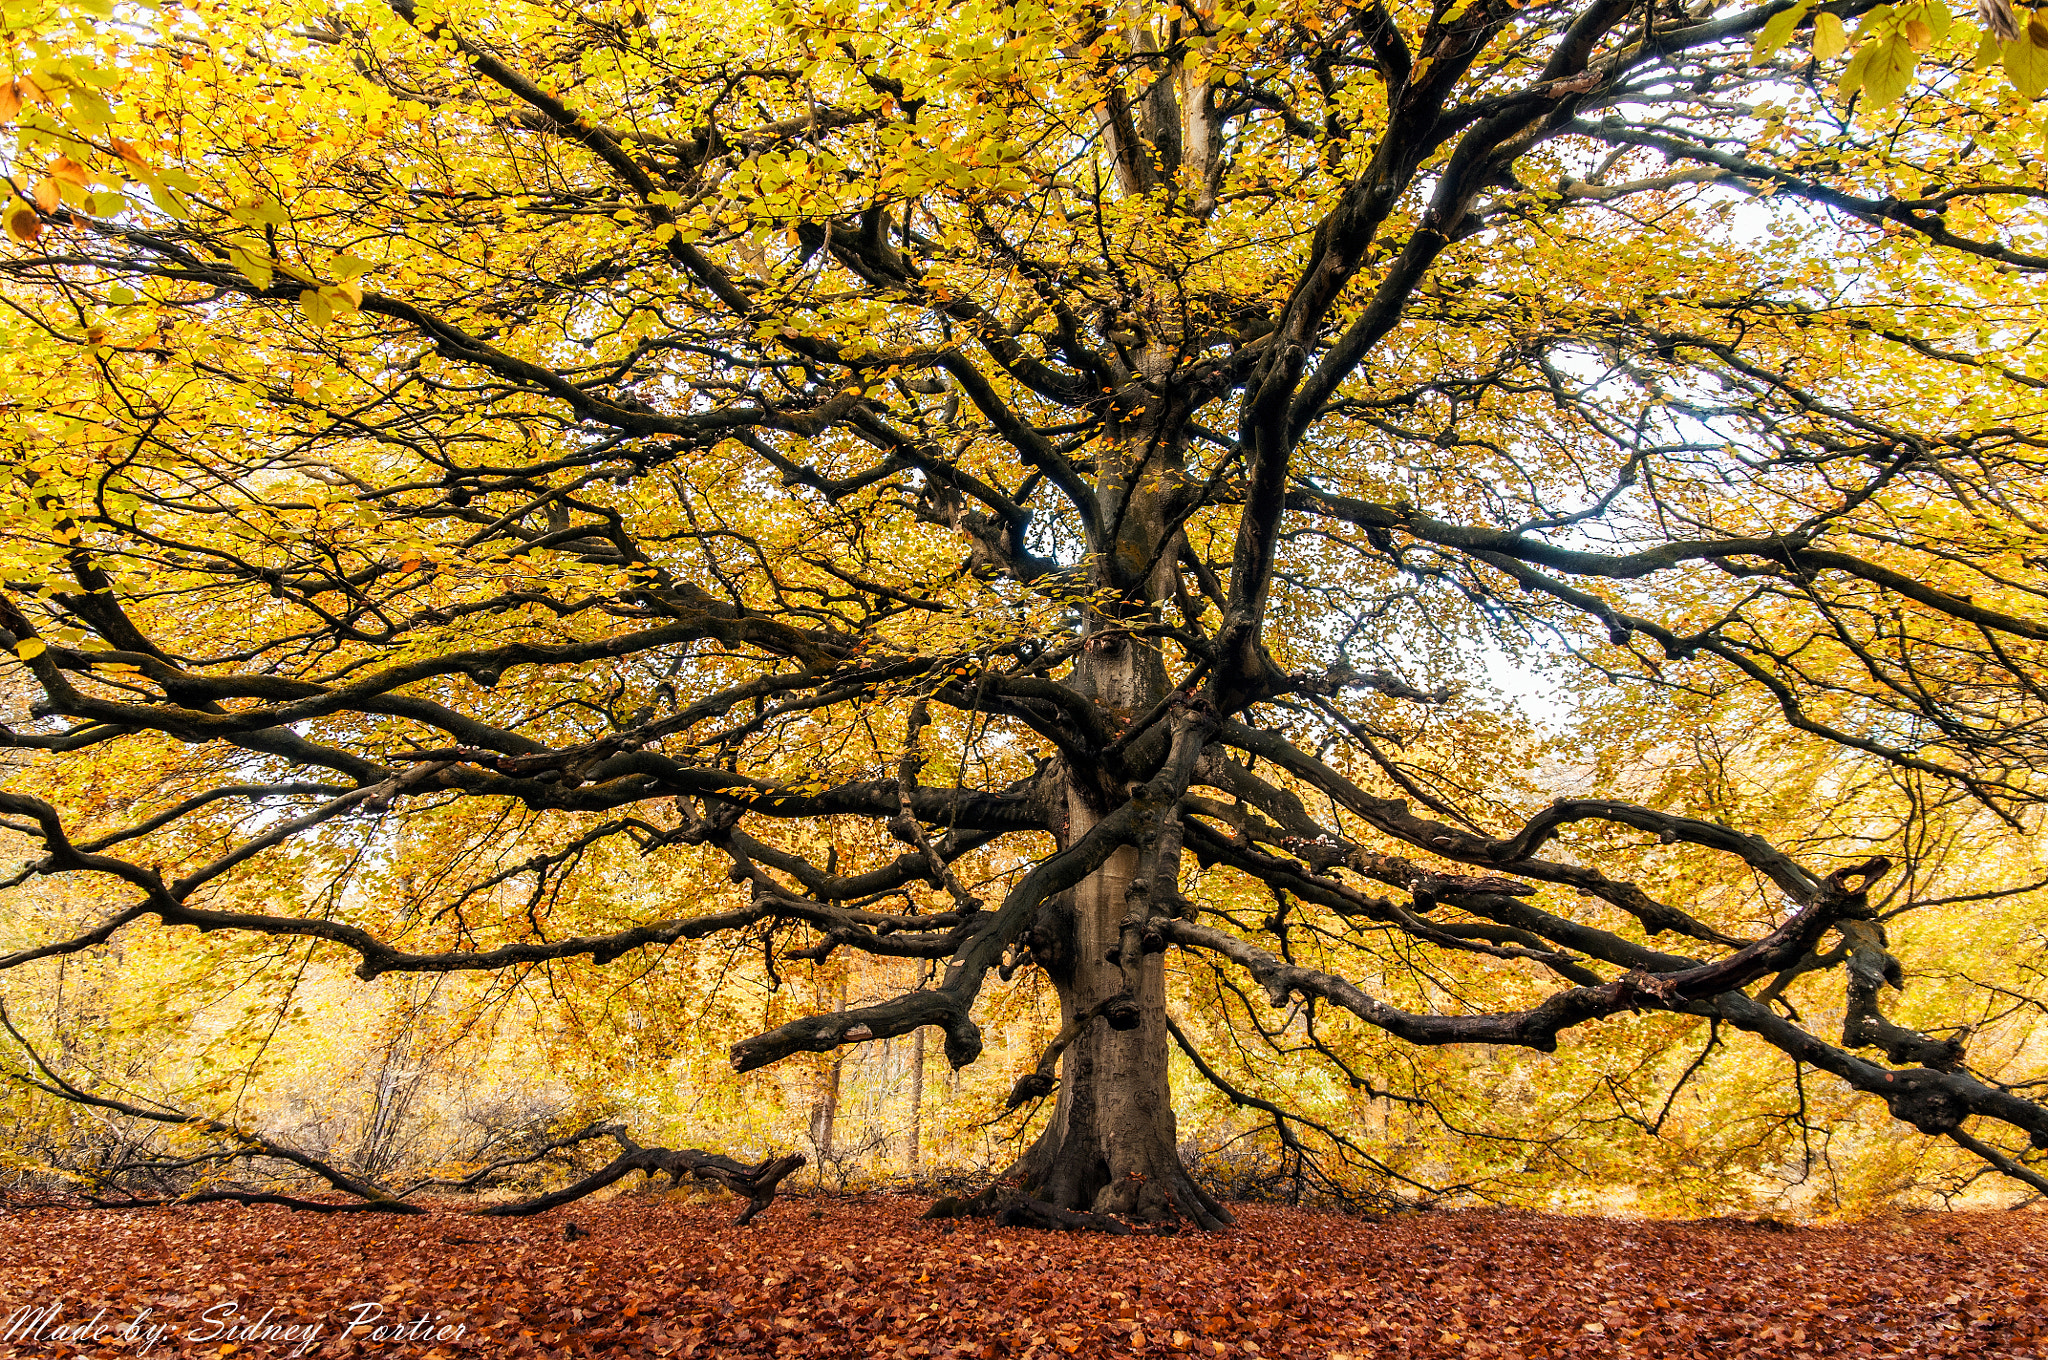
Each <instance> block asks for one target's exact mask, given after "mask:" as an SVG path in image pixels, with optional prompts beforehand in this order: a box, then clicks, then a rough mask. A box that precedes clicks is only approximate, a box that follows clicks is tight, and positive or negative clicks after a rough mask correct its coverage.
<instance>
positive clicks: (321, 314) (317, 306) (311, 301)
mask: <svg viewBox="0 0 2048 1360" xmlns="http://www.w3.org/2000/svg"><path fill="white" fill-rule="evenodd" d="M299 310H300V311H302V312H304V313H305V314H306V320H308V321H310V322H312V323H313V324H314V325H316V326H324V325H326V324H327V323H328V322H330V321H332V320H334V303H333V302H331V301H329V300H328V298H327V295H326V294H324V293H322V292H321V291H320V290H319V289H317V288H306V289H302V290H300V292H299Z"/></svg>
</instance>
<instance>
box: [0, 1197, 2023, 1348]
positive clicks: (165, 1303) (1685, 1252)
mask: <svg viewBox="0 0 2048 1360" xmlns="http://www.w3.org/2000/svg"><path fill="white" fill-rule="evenodd" d="M922 1208H923V1201H917V1200H909V1199H901V1198H893V1197H875V1198H868V1199H852V1200H847V1199H840V1200H815V1201H805V1200H801V1199H791V1198H785V1199H782V1200H780V1201H778V1202H777V1203H776V1204H775V1205H774V1207H772V1208H771V1209H770V1210H769V1211H768V1212H767V1213H766V1214H765V1215H763V1216H762V1218H761V1219H760V1221H759V1222H757V1223H756V1224H754V1225H753V1226H752V1227H750V1228H736V1227H734V1226H732V1219H733V1216H734V1211H735V1205H734V1204H733V1202H732V1201H726V1202H724V1203H720V1204H705V1205H688V1204H681V1203H675V1202H667V1201H662V1200H659V1199H640V1198H631V1197H629V1198H624V1199H619V1200H615V1201H612V1202H611V1203H608V1204H600V1205H582V1206H578V1207H576V1208H573V1209H570V1210H567V1211H556V1212H554V1213H550V1214H547V1215H545V1216H542V1217H537V1218H530V1219H524V1220H507V1219H477V1218H469V1217H464V1216H461V1215H459V1214H456V1213H453V1212H449V1213H436V1214H434V1215H431V1216H425V1217H418V1218H387V1217H383V1216H373V1215H334V1216H313V1215H309V1214H304V1213H294V1212H292V1211H290V1210H286V1209H279V1208H269V1207H256V1208H243V1207H238V1206H228V1205H219V1206H208V1207H205V1208H191V1209H175V1210H147V1211H138V1212H132V1213H116V1212H98V1213H93V1212H83V1213H81V1212H72V1211H68V1210H51V1209H43V1210H29V1211H24V1212H11V1213H5V1214H0V1291H4V1292H0V1355H6V1356H17V1355H19V1356H71V1355H81V1354H83V1355H95V1356H98V1355H107V1356H131V1355H141V1354H148V1355H152V1356H202V1355H203V1356H208V1357H223V1356H228V1357H262V1356H299V1355H304V1356H325V1355H391V1356H399V1355H404V1356H408V1357H418V1358H419V1360H428V1358H429V1357H431V1358H432V1360H451V1358H452V1357H456V1356H464V1355H473V1354H484V1355H492V1356H526V1355H543V1356H583V1355H593V1356H617V1357H629V1356H631V1357H639V1356H649V1357H652V1356H677V1357H690V1356H769V1357H781V1356H802V1357H811V1356H835V1357H836V1356H845V1357H854V1356H858V1357H862V1358H863V1360H866V1358H867V1357H879V1358H881V1360H891V1358H893V1357H913V1358H914V1360H940V1358H941V1357H976V1358H977V1360H993V1358H994V1357H1002V1358H1003V1360H1012V1358H1013V1357H1020V1358H1021V1357H1040V1358H1041V1360H1060V1357H1062V1356H1073V1357H1083V1358H1085V1357H1097V1356H1119V1357H1121V1356H1130V1355H1157V1356H1200V1357H1211V1356H1214V1357H1225V1356H1227V1357H1261V1358H1262V1360H1281V1358H1282V1357H1315V1358H1316V1360H1327V1358H1328V1357H1367V1356H1487V1357H1511V1356H1522V1357H1529V1358H1530V1360H1536V1358H1537V1357H1556V1356H1566V1355H1572V1356H1602V1357H1605V1356H1624V1355H1638V1356H1657V1357H1666V1356H1688V1355H1711V1356H1736V1355H1751V1356H1800V1355H1844V1356H1868V1355H1877V1356H1885V1355H1898V1356H1914V1357H1920V1356H1938V1355H1970V1356H1977V1355H1987V1356H1988V1355H1999V1356H2048V1215H2044V1214H2040V1213H2034V1212H2023V1213H2011V1214H2003V1215H1996V1214H1981V1215H1921V1216H1914V1217H1900V1218H1892V1219H1882V1220H1877V1221H1874V1222H1868V1223H1863V1224H1858V1225H1855V1226H1849V1227H1821V1228H1786V1227H1782V1226H1780V1225H1775V1224H1770V1223H1763V1224H1751V1223H1740V1222H1734V1221H1727V1220H1721V1221H1712V1222H1704V1223H1665V1222H1629V1221H1618V1220H1613V1219H1591V1218H1555V1217H1546V1216H1541V1215H1533V1214H1519V1213H1496V1212H1455V1213H1435V1214H1425V1215H1406V1216H1401V1217H1397V1218H1391V1219H1387V1220H1384V1221H1380V1222H1371V1221H1366V1220H1361V1219H1356V1218H1345V1217H1340V1216H1337V1215H1331V1214H1322V1213H1310V1212H1303V1211H1296V1210H1283V1209H1269V1208H1256V1207H1253V1208H1244V1209H1241V1210H1240V1212H1239V1218H1238V1226H1237V1227H1236V1228H1235V1229H1233V1230H1232V1231H1229V1232H1226V1233H1218V1234H1212V1235H1200V1234H1181V1235H1179V1236H1175V1237H1123V1238H1116V1237H1102V1236H1094V1235H1087V1236H1065V1235H1056V1234H1049V1233H1044V1232H1034V1231H1030V1230H1026V1229H1019V1228H992V1227H986V1226H982V1225H980V1224H976V1223H963V1224H939V1223H927V1222H921V1221H919V1219H918V1217H917V1215H918V1213H919V1212H920V1210H921V1209H922ZM572 1220H573V1221H574V1222H575V1223H576V1224H577V1225H578V1228H579V1229H581V1230H584V1231H585V1232H587V1235H584V1236H579V1237H575V1238H573V1239H571V1238H565V1227H566V1225H567V1223H569V1222H570V1221H572ZM23 1310H28V1311H23ZM138 1320H139V1321H140V1325H139V1326H137V1325H136V1324H137V1322H138ZM352 1324H353V1325H352ZM81 1327H82V1328H83V1335H81V1333H80V1329H81ZM287 1329H294V1330H287ZM380 1329H381V1335H380Z"/></svg>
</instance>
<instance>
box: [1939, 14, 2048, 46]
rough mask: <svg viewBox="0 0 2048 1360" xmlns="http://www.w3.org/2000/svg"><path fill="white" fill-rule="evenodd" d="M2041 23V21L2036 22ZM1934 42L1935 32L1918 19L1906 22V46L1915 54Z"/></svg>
mask: <svg viewBox="0 0 2048 1360" xmlns="http://www.w3.org/2000/svg"><path fill="white" fill-rule="evenodd" d="M2034 22H2035V23H2039V22H2040V20H2038V19H2036V20H2034ZM1933 42H1934V30H1933V29H1931V28H1929V27H1928V26H1927V25H1926V24H1925V23H1923V22H1921V21H1920V20H1918V19H1908V20H1907V21H1906V45H1907V46H1908V47H1911V48H1912V49H1913V50H1914V51H1915V52H1925V51H1926V50H1927V49H1928V47H1929V46H1931V45H1932V44H1933Z"/></svg>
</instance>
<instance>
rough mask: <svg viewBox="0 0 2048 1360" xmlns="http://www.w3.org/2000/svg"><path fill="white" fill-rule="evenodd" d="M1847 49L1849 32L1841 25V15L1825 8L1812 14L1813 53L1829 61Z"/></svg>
mask: <svg viewBox="0 0 2048 1360" xmlns="http://www.w3.org/2000/svg"><path fill="white" fill-rule="evenodd" d="M1848 50H1849V34H1848V32H1847V30H1845V29H1844V28H1843V27H1842V16H1841V15H1839V14H1832V13H1830V12H1828V11H1827V10H1822V11H1821V12H1820V13H1818V14H1816V15H1814V16H1813V55H1815V56H1816V57H1819V58H1820V59H1821V60H1822V61H1831V60H1833V59H1834V58H1836V57H1839V56H1841V55H1842V53H1844V52H1846V51H1848Z"/></svg>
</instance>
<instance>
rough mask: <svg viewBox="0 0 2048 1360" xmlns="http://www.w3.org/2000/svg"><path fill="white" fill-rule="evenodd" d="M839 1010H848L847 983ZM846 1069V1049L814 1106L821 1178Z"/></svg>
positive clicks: (841, 992) (828, 1074) (828, 1158)
mask: <svg viewBox="0 0 2048 1360" xmlns="http://www.w3.org/2000/svg"><path fill="white" fill-rule="evenodd" d="M834 1009H835V1010H837V1011H840V1012H842V1013H843V1012H844V1011H845V1010H846V982H845V979H843V978H842V979H841V980H840V983H839V1004H838V1005H837V1006H836V1007H835V1008H834ZM845 1068H846V1050H845V1049H843V1048H842V1049H839V1050H837V1051H836V1052H835V1053H834V1056H833V1058H832V1065H831V1066H830V1067H828V1068H826V1069H825V1078H824V1081H823V1083H822V1087H823V1089H822V1090H820V1091H819V1093H818V1099H817V1102H816V1103H815V1104H814V1105H812V1106H811V1145H812V1146H813V1147H815V1148H816V1149H817V1150H818V1179H819V1180H820V1181H821V1182H822V1181H823V1180H824V1179H825V1167H826V1165H827V1164H828V1163H829V1162H830V1161H831V1160H832V1131H833V1126H834V1125H835V1124H837V1123H838V1122H839V1083H840V1078H841V1076H842V1074H843V1073H844V1071H845Z"/></svg>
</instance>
